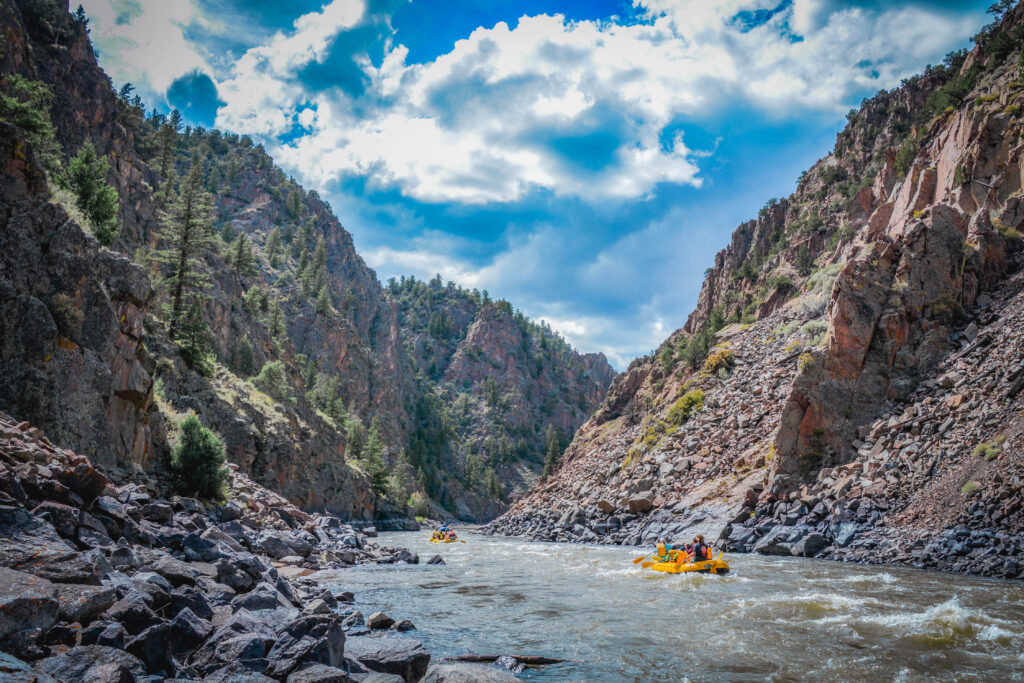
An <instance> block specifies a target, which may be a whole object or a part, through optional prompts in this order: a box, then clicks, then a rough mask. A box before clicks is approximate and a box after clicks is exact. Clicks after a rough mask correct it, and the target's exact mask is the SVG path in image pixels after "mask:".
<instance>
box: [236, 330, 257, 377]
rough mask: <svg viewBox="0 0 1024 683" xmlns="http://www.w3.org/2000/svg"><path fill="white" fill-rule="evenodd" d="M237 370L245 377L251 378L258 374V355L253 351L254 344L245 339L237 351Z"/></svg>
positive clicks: (239, 344)
mask: <svg viewBox="0 0 1024 683" xmlns="http://www.w3.org/2000/svg"><path fill="white" fill-rule="evenodd" d="M234 360H235V363H234V365H235V370H237V371H238V373H239V374H241V375H242V376H244V377H249V376H250V375H252V373H254V372H256V353H255V351H254V350H253V347H252V342H250V341H249V340H248V339H245V338H243V339H242V341H240V342H239V343H238V347H237V348H236V349H235V359H234Z"/></svg>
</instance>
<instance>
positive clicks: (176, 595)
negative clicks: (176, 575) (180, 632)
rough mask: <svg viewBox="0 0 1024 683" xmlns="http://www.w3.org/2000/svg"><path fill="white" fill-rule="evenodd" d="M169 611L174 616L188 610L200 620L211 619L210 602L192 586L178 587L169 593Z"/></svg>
mask: <svg viewBox="0 0 1024 683" xmlns="http://www.w3.org/2000/svg"><path fill="white" fill-rule="evenodd" d="M171 609H172V612H173V613H174V614H178V613H179V612H181V611H182V610H183V609H188V610H191V611H192V613H193V614H195V615H196V616H197V617H199V618H200V619H213V608H212V607H211V606H210V601H209V600H208V599H207V598H206V596H205V595H204V594H203V593H202V592H201V591H199V590H197V589H196V588H194V587H192V586H180V587H178V588H175V589H174V590H173V591H171Z"/></svg>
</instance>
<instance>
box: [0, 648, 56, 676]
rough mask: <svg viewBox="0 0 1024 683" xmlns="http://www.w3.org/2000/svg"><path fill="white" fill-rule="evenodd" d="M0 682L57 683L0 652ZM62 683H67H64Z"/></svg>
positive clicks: (18, 660)
mask: <svg viewBox="0 0 1024 683" xmlns="http://www.w3.org/2000/svg"><path fill="white" fill-rule="evenodd" d="M0 681H5V682H6V683H57V679H55V678H53V677H52V676H49V675H47V674H44V673H41V672H38V671H36V670H35V669H33V668H32V667H31V666H29V665H28V664H26V663H25V662H23V661H21V660H20V659H18V658H16V657H12V656H11V655H9V654H7V653H6V652H0ZM64 683H68V682H67V681H64Z"/></svg>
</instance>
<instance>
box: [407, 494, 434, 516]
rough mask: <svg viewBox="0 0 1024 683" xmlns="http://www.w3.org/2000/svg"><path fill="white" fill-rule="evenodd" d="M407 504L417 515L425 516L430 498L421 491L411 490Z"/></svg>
mask: <svg viewBox="0 0 1024 683" xmlns="http://www.w3.org/2000/svg"><path fill="white" fill-rule="evenodd" d="M408 505H409V508H410V509H411V510H412V512H413V514H414V515H416V516H417V517H426V516H427V515H429V514H430V499H429V498H427V494H425V493H423V492H422V491H413V492H412V495H410V496H409V502H408Z"/></svg>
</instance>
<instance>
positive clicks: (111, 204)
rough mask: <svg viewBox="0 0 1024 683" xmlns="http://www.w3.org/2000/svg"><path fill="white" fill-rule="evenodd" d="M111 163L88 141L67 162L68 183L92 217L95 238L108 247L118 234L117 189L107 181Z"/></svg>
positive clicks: (89, 217) (90, 223) (87, 214)
mask: <svg viewBox="0 0 1024 683" xmlns="http://www.w3.org/2000/svg"><path fill="white" fill-rule="evenodd" d="M108 170H109V164H108V162H107V158H106V157H105V156H98V155H97V154H96V149H95V148H94V147H93V146H92V143H91V142H89V141H86V143H85V144H84V145H82V147H81V148H80V149H79V150H78V154H76V155H75V156H74V157H73V158H72V159H71V161H70V162H68V175H67V185H68V188H69V189H70V190H71V191H72V192H74V193H75V197H76V204H77V205H78V208H79V209H81V210H82V213H84V214H85V217H86V218H87V219H88V221H89V227H90V228H91V229H92V232H93V234H94V235H96V239H98V240H99V241H100V244H102V245H103V246H105V247H109V246H110V245H111V243H112V242H113V241H114V238H115V237H117V231H118V229H119V226H118V224H117V208H118V198H117V190H115V189H114V186H113V185H111V184H110V183H108V182H107V172H108Z"/></svg>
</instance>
